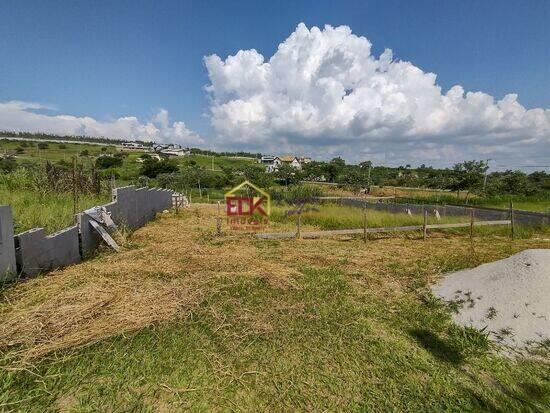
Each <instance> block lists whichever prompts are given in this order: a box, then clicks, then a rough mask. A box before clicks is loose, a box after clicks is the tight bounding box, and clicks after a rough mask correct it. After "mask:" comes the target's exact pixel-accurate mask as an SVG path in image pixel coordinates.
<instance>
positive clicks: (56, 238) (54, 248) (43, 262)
mask: <svg viewBox="0 0 550 413" xmlns="http://www.w3.org/2000/svg"><path fill="white" fill-rule="evenodd" d="M15 244H16V246H17V248H16V257H17V263H18V265H19V268H20V271H21V273H22V274H23V275H28V276H32V275H36V274H39V273H42V272H47V271H50V270H53V269H55V268H59V267H64V266H66V265H70V264H75V263H77V262H80V260H81V258H80V249H79V243H78V227H77V226H72V227H69V228H65V229H63V230H61V231H58V232H55V233H53V234H50V235H48V236H46V235H45V233H44V229H43V228H35V229H31V230H29V231H25V232H23V233H21V234H18V235H16V236H15Z"/></svg>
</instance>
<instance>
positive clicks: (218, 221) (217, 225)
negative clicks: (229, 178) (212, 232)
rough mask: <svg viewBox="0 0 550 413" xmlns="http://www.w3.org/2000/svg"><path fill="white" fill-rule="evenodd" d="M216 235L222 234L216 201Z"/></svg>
mask: <svg viewBox="0 0 550 413" xmlns="http://www.w3.org/2000/svg"><path fill="white" fill-rule="evenodd" d="M216 234H217V235H218V236H219V235H221V234H222V217H221V216H220V201H218V216H217V217H216Z"/></svg>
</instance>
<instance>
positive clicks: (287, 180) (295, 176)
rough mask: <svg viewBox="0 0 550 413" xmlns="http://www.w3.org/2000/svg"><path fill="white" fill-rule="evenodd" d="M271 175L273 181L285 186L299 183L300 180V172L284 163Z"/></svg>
mask: <svg viewBox="0 0 550 413" xmlns="http://www.w3.org/2000/svg"><path fill="white" fill-rule="evenodd" d="M273 175H274V176H275V179H278V180H279V181H281V182H282V183H284V184H285V185H287V186H288V185H293V184H295V183H297V182H299V181H300V178H301V176H300V171H298V170H297V169H296V168H293V167H292V166H290V165H288V164H286V163H284V164H282V165H279V168H278V169H277V170H276V171H275V172H274V174H273Z"/></svg>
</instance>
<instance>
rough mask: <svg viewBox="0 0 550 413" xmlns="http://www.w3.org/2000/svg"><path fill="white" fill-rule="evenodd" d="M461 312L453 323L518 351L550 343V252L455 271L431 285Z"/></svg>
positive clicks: (525, 253)
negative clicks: (470, 328) (487, 334)
mask: <svg viewBox="0 0 550 413" xmlns="http://www.w3.org/2000/svg"><path fill="white" fill-rule="evenodd" d="M432 291H433V292H434V294H435V295H436V296H437V297H439V298H441V299H443V300H445V301H447V302H449V303H450V304H451V306H452V308H455V309H456V310H457V312H456V314H455V315H454V316H453V319H454V321H455V322H456V323H458V324H461V325H464V326H472V327H475V328H477V329H479V330H482V331H483V332H485V333H489V338H491V339H492V340H494V341H496V342H499V343H502V344H504V345H507V346H510V347H514V348H528V347H531V346H533V345H536V344H537V343H541V342H545V344H546V345H548V343H549V340H550V249H532V250H525V251H523V252H520V253H518V254H515V255H512V256H511V257H508V258H505V259H503V260H500V261H495V262H492V263H489V264H483V265H480V266H479V267H476V268H472V269H468V270H462V271H457V272H454V273H450V274H448V275H447V276H445V278H443V279H442V280H441V281H440V282H439V283H438V284H437V285H434V286H433V287H432Z"/></svg>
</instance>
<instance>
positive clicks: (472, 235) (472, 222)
mask: <svg viewBox="0 0 550 413" xmlns="http://www.w3.org/2000/svg"><path fill="white" fill-rule="evenodd" d="M470 239H471V240H472V239H474V209H473V208H472V209H470Z"/></svg>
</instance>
